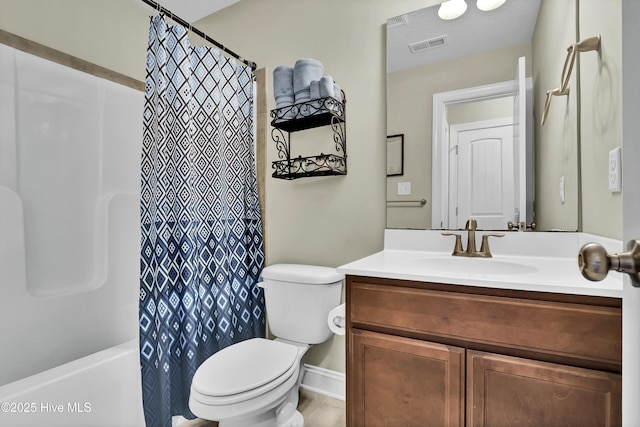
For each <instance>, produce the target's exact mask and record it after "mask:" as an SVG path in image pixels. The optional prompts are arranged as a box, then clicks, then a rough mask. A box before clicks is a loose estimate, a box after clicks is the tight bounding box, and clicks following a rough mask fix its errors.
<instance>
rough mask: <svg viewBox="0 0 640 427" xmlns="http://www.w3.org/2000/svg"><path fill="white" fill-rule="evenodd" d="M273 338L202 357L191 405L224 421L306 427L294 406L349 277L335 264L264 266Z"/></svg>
mask: <svg viewBox="0 0 640 427" xmlns="http://www.w3.org/2000/svg"><path fill="white" fill-rule="evenodd" d="M262 277H263V279H264V282H263V283H262V284H261V287H263V288H264V290H265V302H266V309H267V320H268V322H269V327H270V330H271V332H272V333H273V334H274V335H276V336H277V338H276V339H274V340H268V339H264V338H253V339H250V340H246V341H242V342H240V343H237V344H234V345H232V346H229V347H227V348H225V349H223V350H220V351H219V352H217V353H215V354H214V355H213V356H211V357H210V358H209V359H207V360H205V361H204V362H203V363H202V365H200V367H199V368H198V369H197V371H196V373H195V375H194V377H193V381H192V383H191V394H190V397H189V408H190V409H191V412H193V413H194V414H195V415H196V416H197V417H199V418H203V419H207V420H213V421H218V422H219V426H220V427H240V426H242V427H248V426H251V427H303V426H304V419H303V417H302V415H301V414H300V413H299V412H298V411H297V409H296V408H297V406H298V389H299V386H300V383H301V381H302V376H303V374H304V369H303V362H302V358H303V356H304V354H305V353H306V352H307V350H308V349H309V347H310V345H311V344H318V343H320V342H324V341H326V340H327V339H328V338H329V337H330V336H331V335H332V334H333V333H332V332H331V331H330V329H329V326H328V323H327V316H328V314H329V311H330V310H331V309H332V308H334V307H335V306H337V305H338V304H339V303H340V297H341V293H342V280H343V279H344V276H343V275H342V274H340V273H337V271H336V270H335V269H333V268H327V267H318V266H309V265H299V264H276V265H272V266H269V267H266V268H265V269H264V270H263V272H262Z"/></svg>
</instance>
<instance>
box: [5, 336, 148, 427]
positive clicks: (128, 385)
mask: <svg viewBox="0 0 640 427" xmlns="http://www.w3.org/2000/svg"><path fill="white" fill-rule="evenodd" d="M139 360H140V359H139V352H138V341H137V340H132V341H129V342H126V343H124V344H121V345H118V346H115V347H111V348H108V349H106V350H102V351H100V352H98V353H94V354H91V355H89V356H85V357H83V358H80V359H78V360H74V361H72V362H69V363H66V364H64V365H61V366H57V367H55V368H52V369H49V370H47V371H44V372H41V373H39V374H36V375H32V376H30V377H27V378H24V379H21V380H18V381H15V382H13V383H9V384H6V385H4V386H2V387H0V425H2V426H12V427H14V426H29V427H35V426H45V425H46V426H59V427H74V426H78V427H90V426H96V427H97V426H102V427H144V425H145V423H144V415H143V410H142V388H141V385H140V362H139Z"/></svg>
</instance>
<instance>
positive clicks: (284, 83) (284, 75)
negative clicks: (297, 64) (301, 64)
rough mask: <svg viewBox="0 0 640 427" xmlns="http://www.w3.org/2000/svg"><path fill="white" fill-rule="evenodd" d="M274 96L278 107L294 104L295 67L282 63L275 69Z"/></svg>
mask: <svg viewBox="0 0 640 427" xmlns="http://www.w3.org/2000/svg"><path fill="white" fill-rule="evenodd" d="M273 96H274V98H275V99H276V108H282V107H286V106H289V105H291V104H293V102H294V95H293V67H289V66H287V65H280V66H278V67H276V68H275V69H274V70H273Z"/></svg>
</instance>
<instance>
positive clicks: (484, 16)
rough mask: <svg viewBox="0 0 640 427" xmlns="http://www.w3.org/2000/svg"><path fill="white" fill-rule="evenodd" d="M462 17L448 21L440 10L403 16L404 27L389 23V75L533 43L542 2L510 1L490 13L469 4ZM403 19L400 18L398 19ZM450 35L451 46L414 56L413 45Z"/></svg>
mask: <svg viewBox="0 0 640 427" xmlns="http://www.w3.org/2000/svg"><path fill="white" fill-rule="evenodd" d="M467 5H468V7H467V11H466V12H465V14H464V15H462V16H461V17H459V18H457V19H454V20H451V21H445V20H442V19H440V18H439V17H438V8H439V7H440V6H439V5H437V6H432V7H427V8H424V9H420V10H417V11H414V12H410V13H407V14H405V15H401V17H402V21H404V23H401V24H395V25H394V24H392V23H390V22H387V72H394V71H399V70H403V69H406V68H411V67H415V66H419V65H426V64H431V63H435V62H441V61H447V60H450V59H454V58H459V57H462V56H467V55H470V54H474V53H479V52H483V51H488V50H493V49H499V48H504V47H508V46H514V45H517V44H522V43H527V42H530V41H531V39H532V37H533V31H534V29H535V25H536V20H537V17H538V9H539V7H540V0H507V2H506V3H505V4H504V5H502V6H501V7H499V8H498V9H495V10H493V11H490V12H483V11H481V10H479V9H478V8H477V7H476V2H475V0H467ZM398 18H400V17H398ZM443 35H446V36H447V39H448V45H447V46H443V47H436V48H433V49H429V50H424V51H422V52H418V53H411V51H410V49H409V46H408V45H409V44H411V43H416V42H421V41H424V40H429V39H432V38H436V37H439V36H443Z"/></svg>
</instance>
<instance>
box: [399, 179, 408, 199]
mask: <svg viewBox="0 0 640 427" xmlns="http://www.w3.org/2000/svg"><path fill="white" fill-rule="evenodd" d="M409 195H411V183H410V182H399V183H398V196H409Z"/></svg>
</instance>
